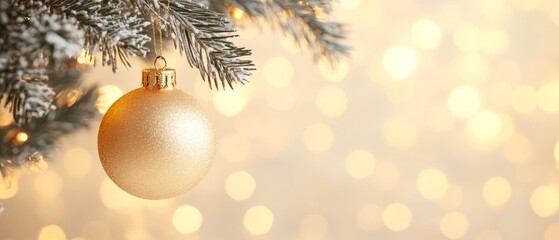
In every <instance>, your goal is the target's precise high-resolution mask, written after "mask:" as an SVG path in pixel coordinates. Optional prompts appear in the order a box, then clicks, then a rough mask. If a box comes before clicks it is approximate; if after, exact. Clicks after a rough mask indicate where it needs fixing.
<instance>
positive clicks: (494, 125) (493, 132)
mask: <svg viewBox="0 0 559 240" xmlns="http://www.w3.org/2000/svg"><path fill="white" fill-rule="evenodd" d="M502 127H503V123H502V121H501V118H500V117H499V115H498V114H497V113H495V112H494V111H491V110H482V111H480V112H479V113H477V114H476V115H475V116H474V118H473V119H472V120H471V121H470V124H469V129H470V132H471V133H472V135H473V137H475V138H476V139H479V140H481V141H488V140H492V139H494V138H496V137H497V136H498V135H499V133H500V132H501V130H502Z"/></svg>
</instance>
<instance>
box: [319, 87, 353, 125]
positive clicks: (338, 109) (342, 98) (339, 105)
mask: <svg viewBox="0 0 559 240" xmlns="http://www.w3.org/2000/svg"><path fill="white" fill-rule="evenodd" d="M315 104H316V108H317V109H318V111H319V112H320V113H321V114H322V115H324V116H325V117H331V118H335V117H339V116H340V115H342V114H343V113H344V112H345V110H346V107H347V96H346V93H345V92H344V90H342V89H341V88H338V87H333V86H329V87H325V88H323V89H322V90H321V91H320V92H318V95H316V100H315Z"/></svg>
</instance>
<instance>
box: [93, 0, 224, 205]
mask: <svg viewBox="0 0 559 240" xmlns="http://www.w3.org/2000/svg"><path fill="white" fill-rule="evenodd" d="M168 3H169V2H168ZM168 10H169V5H168V4H167V11H168ZM160 17H161V14H160V7H158V16H155V19H156V20H154V16H153V15H152V16H151V19H152V22H153V29H152V30H153V45H154V51H155V52H156V53H157V46H156V44H157V43H156V38H155V35H156V32H158V33H159V55H157V57H156V58H155V60H154V63H153V64H154V67H153V68H145V69H143V70H142V87H140V88H138V89H135V90H133V91H131V92H129V93H127V94H125V95H124V96H122V97H121V98H120V99H118V100H117V101H116V102H115V103H114V104H113V105H112V106H111V107H110V108H109V110H108V111H107V112H106V114H105V116H104V117H103V120H102V121H101V125H100V127H99V134H98V140H97V141H98V152H99V158H100V160H101V164H102V165H103V168H104V170H105V172H106V173H107V175H108V176H109V177H110V178H111V180H112V181H113V182H115V184H116V185H118V186H119V187H120V188H121V189H123V190H124V191H126V192H128V193H130V194H132V195H134V196H137V197H140V198H144V199H165V198H172V197H175V196H178V195H180V194H182V193H184V192H186V191H188V190H190V189H191V188H193V187H194V186H195V185H197V184H198V182H200V181H201V180H202V178H204V176H205V175H206V174H207V172H208V170H209V169H210V166H211V164H212V161H213V158H214V152H215V131H214V126H213V123H212V121H211V120H210V119H209V117H208V114H207V113H206V112H205V110H204V109H203V108H202V106H201V105H200V104H199V103H198V102H197V101H196V100H195V99H194V98H193V97H192V96H191V95H189V94H188V93H185V92H183V91H181V90H179V89H178V88H177V87H176V85H177V78H176V72H175V69H172V68H168V67H167V61H166V59H165V58H164V57H163V56H162V52H163V46H162V45H163V40H162V38H163V37H162V34H161V28H162V26H161V19H160Z"/></svg>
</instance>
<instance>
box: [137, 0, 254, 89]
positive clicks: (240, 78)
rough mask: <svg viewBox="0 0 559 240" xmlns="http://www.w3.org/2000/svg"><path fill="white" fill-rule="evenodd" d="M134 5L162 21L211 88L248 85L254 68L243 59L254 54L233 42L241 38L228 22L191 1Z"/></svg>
mask: <svg viewBox="0 0 559 240" xmlns="http://www.w3.org/2000/svg"><path fill="white" fill-rule="evenodd" d="M134 3H135V5H137V6H139V8H141V9H144V14H146V15H152V14H153V15H155V16H158V17H160V18H161V21H162V22H163V24H164V26H163V29H164V31H165V32H168V33H171V36H172V37H173V40H174V41H175V47H178V49H179V51H180V53H181V54H184V55H185V56H186V58H187V60H188V63H189V64H190V65H191V66H194V67H196V68H198V69H199V71H200V74H201V76H202V78H203V79H204V81H208V84H209V86H210V88H212V85H213V86H214V87H216V88H217V89H219V85H221V86H222V88H225V84H227V85H228V86H229V87H231V88H233V83H241V84H244V83H245V82H247V81H248V79H247V77H248V76H250V75H251V74H250V71H251V70H254V68H253V67H254V64H253V63H252V61H250V60H245V59H242V57H245V56H248V55H250V54H251V52H250V50H248V49H245V48H240V47H237V46H235V45H234V44H233V43H232V42H231V41H229V39H230V38H233V37H237V35H235V34H234V32H235V29H233V28H232V27H231V26H230V23H229V21H228V19H226V18H224V17H223V16H222V15H221V14H218V13H216V12H213V11H211V10H209V9H208V8H207V7H206V6H204V5H202V4H200V3H194V2H191V1H188V0H176V1H170V2H167V1H160V2H159V1H154V2H150V1H148V0H134ZM167 5H168V6H169V9H167V7H166V6H167ZM159 13H161V15H159ZM219 82H221V84H219Z"/></svg>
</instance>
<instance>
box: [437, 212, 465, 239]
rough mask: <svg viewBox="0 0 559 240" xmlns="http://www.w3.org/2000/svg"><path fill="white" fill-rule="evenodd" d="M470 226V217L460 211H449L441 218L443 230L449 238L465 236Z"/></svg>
mask: <svg viewBox="0 0 559 240" xmlns="http://www.w3.org/2000/svg"><path fill="white" fill-rule="evenodd" d="M469 226H470V222H469V220H468V218H467V217H466V216H465V215H464V214H462V213H460V212H456V211H454V212H449V213H447V214H445V215H444V216H443V218H442V219H441V232H442V234H443V235H444V236H445V237H447V238H449V239H459V238H462V237H464V235H465V234H466V232H467V231H468V228H469Z"/></svg>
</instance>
